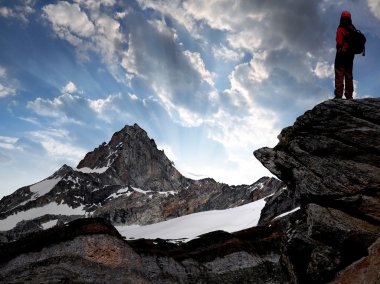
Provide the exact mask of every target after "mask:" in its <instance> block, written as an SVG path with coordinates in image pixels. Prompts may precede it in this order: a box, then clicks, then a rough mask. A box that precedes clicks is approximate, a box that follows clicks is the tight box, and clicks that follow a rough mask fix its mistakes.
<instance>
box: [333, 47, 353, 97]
mask: <svg viewBox="0 0 380 284" xmlns="http://www.w3.org/2000/svg"><path fill="white" fill-rule="evenodd" d="M353 64H354V54H352V53H348V52H337V54H336V57H335V91H334V95H335V97H336V98H342V97H343V91H344V96H345V97H346V98H347V99H352V94H353V92H354V83H353V77H352V67H353Z"/></svg>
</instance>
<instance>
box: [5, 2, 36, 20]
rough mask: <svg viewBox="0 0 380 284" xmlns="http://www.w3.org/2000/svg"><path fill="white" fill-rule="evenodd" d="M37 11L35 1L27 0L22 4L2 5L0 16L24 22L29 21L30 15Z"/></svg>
mask: <svg viewBox="0 0 380 284" xmlns="http://www.w3.org/2000/svg"><path fill="white" fill-rule="evenodd" d="M34 12H35V10H34V8H33V2H31V1H25V2H24V3H22V5H15V6H14V7H12V8H10V7H0V17H4V18H15V19H19V20H20V21H21V22H23V23H28V22H29V20H28V17H29V16H30V15H31V14H33V13H34Z"/></svg>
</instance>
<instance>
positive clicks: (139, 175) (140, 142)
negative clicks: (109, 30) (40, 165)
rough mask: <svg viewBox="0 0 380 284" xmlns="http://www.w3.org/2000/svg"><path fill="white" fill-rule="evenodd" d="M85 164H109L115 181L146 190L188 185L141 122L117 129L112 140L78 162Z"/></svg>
mask: <svg viewBox="0 0 380 284" xmlns="http://www.w3.org/2000/svg"><path fill="white" fill-rule="evenodd" d="M81 168H90V169H95V168H109V169H108V170H107V171H109V172H110V174H112V175H113V177H114V179H115V180H114V183H117V184H121V185H131V186H134V187H138V188H144V189H145V190H153V191H169V190H175V189H178V188H179V187H181V186H183V185H185V183H186V179H185V178H184V177H183V176H182V175H181V174H180V173H179V172H178V171H177V169H176V168H175V167H174V166H173V163H172V162H171V161H170V160H169V159H168V158H167V157H166V155H165V153H164V151H160V150H158V149H157V145H156V143H155V142H154V140H153V139H150V138H149V137H148V135H147V133H146V132H145V131H144V130H143V129H141V128H140V127H139V126H138V125H137V124H135V125H133V126H126V127H124V128H123V129H122V130H120V131H119V132H116V133H115V134H114V135H113V136H112V138H111V140H110V142H109V143H108V144H105V143H103V144H102V145H100V146H99V147H98V148H96V149H95V150H94V151H92V152H90V153H88V154H87V155H86V156H85V157H84V159H83V160H82V161H80V162H79V164H78V169H81Z"/></svg>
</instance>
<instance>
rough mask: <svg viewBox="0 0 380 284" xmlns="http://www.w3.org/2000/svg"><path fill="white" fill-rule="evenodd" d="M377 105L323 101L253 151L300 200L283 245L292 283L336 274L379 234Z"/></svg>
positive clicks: (379, 118)
mask: <svg viewBox="0 0 380 284" xmlns="http://www.w3.org/2000/svg"><path fill="white" fill-rule="evenodd" d="M379 109H380V99H363V100H353V101H342V100H340V101H338V100H330V101H326V102H324V103H322V104H320V105H317V106H316V107H315V108H314V109H312V110H310V111H308V112H306V113H305V114H304V115H303V116H301V117H299V118H298V119H297V121H296V122H295V124H294V125H293V126H291V127H288V128H285V129H284V130H282V132H281V134H280V135H279V136H278V138H279V143H278V145H277V146H275V147H274V148H273V149H270V148H262V149H259V150H257V151H255V152H254V155H255V156H256V158H257V159H258V160H260V161H261V162H262V163H263V165H264V166H265V167H267V168H268V169H269V170H270V171H271V172H272V173H274V174H275V175H276V176H277V177H279V178H280V179H281V180H282V181H284V183H285V184H287V186H288V189H287V191H289V192H290V193H289V194H287V195H288V196H289V197H290V199H289V198H285V200H286V202H287V203H291V202H294V203H295V204H296V203H297V202H298V203H300V204H301V210H299V211H297V212H296V213H295V214H293V216H291V217H290V218H289V224H288V225H287V226H286V235H285V240H286V242H285V243H284V247H283V251H284V254H283V260H284V263H285V264H286V266H287V267H288V271H289V275H290V279H291V281H292V282H295V283H297V282H300V283H303V282H305V283H306V282H307V283H322V282H326V281H331V280H333V279H334V277H336V274H337V272H338V271H340V270H342V269H344V268H345V267H347V266H348V265H350V264H351V263H352V262H354V261H356V260H359V259H360V258H361V257H365V256H366V255H367V254H368V248H369V247H370V246H371V244H372V243H374V242H375V241H376V239H377V238H378V237H379V233H380V147H379V145H380V111H379ZM282 196H284V195H282ZM275 201H276V199H274V203H276V202H275ZM268 205H269V204H268ZM370 255H372V257H367V258H366V259H367V260H363V261H362V263H366V261H368V262H370V263H372V264H373V263H374V262H373V255H374V253H373V252H371V254H370ZM359 266H360V265H356V266H355V265H354V266H352V267H351V268H350V269H349V270H347V271H345V272H344V273H343V274H342V276H341V277H340V278H339V279H344V277H347V275H349V273H353V271H354V270H355V269H358V271H359V270H360V269H359ZM371 269H372V272H371ZM373 269H374V265H372V266H371V265H368V271H367V272H363V269H361V270H360V273H361V276H360V277H361V278H360V279H361V280H363V279H364V280H363V282H362V283H373V282H372V281H371V279H372V280H373V275H374V274H376V273H375V272H374V271H373ZM366 274H368V277H369V278H366ZM371 275H372V276H371ZM376 275H377V277H378V274H376ZM371 277H372V278H371ZM358 279H359V278H358ZM366 280H367V281H366ZM337 281H338V280H337ZM339 281H341V280H339ZM339 281H338V283H341V282H339ZM377 281H380V279H377Z"/></svg>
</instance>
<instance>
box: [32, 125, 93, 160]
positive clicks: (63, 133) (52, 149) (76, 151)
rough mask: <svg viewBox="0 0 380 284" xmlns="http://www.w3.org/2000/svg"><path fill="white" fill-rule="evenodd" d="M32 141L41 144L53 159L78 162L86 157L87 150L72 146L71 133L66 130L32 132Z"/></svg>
mask: <svg viewBox="0 0 380 284" xmlns="http://www.w3.org/2000/svg"><path fill="white" fill-rule="evenodd" d="M29 135H30V137H31V139H33V140H34V141H36V142H38V143H40V144H41V145H42V146H43V148H44V149H45V151H46V152H47V153H48V155H49V156H50V157H52V158H53V159H66V160H69V161H71V162H74V163H75V162H77V161H79V160H80V159H81V158H83V157H84V155H85V153H86V150H85V149H82V148H80V147H78V146H74V145H72V139H71V138H70V132H69V131H67V130H65V129H48V130H41V131H32V132H30V133H29Z"/></svg>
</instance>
